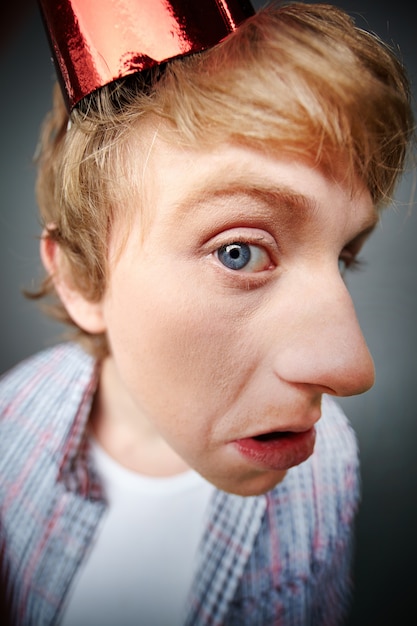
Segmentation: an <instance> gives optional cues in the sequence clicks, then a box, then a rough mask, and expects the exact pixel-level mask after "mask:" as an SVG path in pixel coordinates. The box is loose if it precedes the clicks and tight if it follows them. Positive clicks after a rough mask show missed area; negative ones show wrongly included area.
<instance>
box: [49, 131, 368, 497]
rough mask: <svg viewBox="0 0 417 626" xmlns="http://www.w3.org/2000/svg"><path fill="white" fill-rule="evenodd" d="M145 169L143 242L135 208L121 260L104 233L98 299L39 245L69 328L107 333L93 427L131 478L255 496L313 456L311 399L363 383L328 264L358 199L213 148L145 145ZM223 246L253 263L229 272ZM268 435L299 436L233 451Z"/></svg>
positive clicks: (361, 235) (333, 269)
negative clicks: (104, 282) (105, 270)
mask: <svg viewBox="0 0 417 626" xmlns="http://www.w3.org/2000/svg"><path fill="white" fill-rule="evenodd" d="M146 168H147V169H146V181H147V188H146V203H147V204H146V209H145V211H146V214H147V216H151V218H150V221H149V223H147V227H146V233H145V236H143V237H142V234H141V233H142V230H141V229H142V225H141V215H140V212H139V211H137V212H136V217H135V220H134V223H133V227H132V228H131V230H130V232H129V235H128V237H127V240H126V242H125V244H124V246H123V248H122V250H121V252H120V250H119V245H118V244H119V243H120V238H121V236H122V233H121V231H120V232H119V231H118V230H117V229H116V230H115V231H114V232H113V235H112V240H111V244H110V275H109V281H108V288H107V291H106V293H105V296H104V298H103V300H102V301H101V302H99V303H91V302H87V301H86V300H85V299H84V298H83V297H82V296H81V295H80V294H78V293H75V292H74V291H73V290H72V289H71V287H70V285H68V281H66V280H65V279H63V278H62V276H60V275H59V272H57V271H56V268H57V267H59V254H60V253H59V250H57V249H56V248H55V246H54V244H52V243H48V242H45V241H44V242H43V244H42V246H43V258H44V262H45V264H46V266H47V267H48V269H49V270H50V271H52V272H53V273H54V274H55V280H56V284H57V289H58V291H59V292H60V295H61V298H62V299H63V300H64V303H65V304H66V306H67V309H68V311H69V312H70V314H71V315H72V317H73V319H74V320H75V321H76V322H77V323H78V324H79V325H80V326H82V327H83V328H85V329H87V330H89V331H90V332H102V331H105V332H107V334H108V337H109V342H110V346H111V356H110V357H108V358H107V359H106V360H105V362H104V363H103V367H102V372H101V379H100V385H99V390H98V393H97V396H96V402H95V405H94V410H93V415H92V427H93V430H94V432H95V434H96V436H97V438H98V439H99V441H100V442H101V444H102V445H103V446H104V447H105V449H106V450H107V451H108V452H109V453H110V454H111V455H112V456H113V457H114V458H115V459H116V460H118V461H119V462H121V463H122V464H123V465H125V466H127V467H129V468H130V469H133V470H135V471H138V472H142V473H145V474H149V475H152V476H161V475H172V474H175V473H178V472H181V471H184V470H186V469H187V468H188V467H192V468H194V469H195V470H197V471H198V472H200V473H201V474H202V475H203V476H204V477H205V478H206V479H207V480H209V481H211V482H212V483H214V484H215V485H216V486H217V487H219V488H221V489H224V490H225V491H229V492H232V493H236V494H240V495H255V494H260V493H263V492H266V491H267V490H269V489H271V488H272V487H273V486H275V485H276V484H277V483H278V482H280V481H281V480H282V479H283V477H284V476H285V473H286V471H287V470H288V469H289V468H290V467H291V466H293V465H295V464H298V463H300V462H302V461H304V460H305V459H306V458H308V456H310V454H311V453H312V452H313V448H314V424H315V423H316V422H317V420H318V419H319V418H320V414H321V398H322V394H323V393H327V394H331V395H333V396H349V395H353V394H358V393H362V392H364V391H366V390H368V389H369V388H370V387H371V386H372V384H373V381H374V367H373V362H372V359H371V356H370V354H369V351H368V348H367V346H366V343H365V340H364V338H363V335H362V333H361V330H360V327H359V324H358V321H357V318H356V315H355V311H354V307H353V303H352V300H351V297H350V295H349V292H348V290H347V288H346V284H345V282H344V280H343V276H342V275H341V273H340V267H339V266H340V263H341V262H342V263H344V264H345V265H349V264H351V263H353V262H354V259H355V257H356V255H357V254H358V253H359V250H360V248H361V246H362V245H363V243H364V241H365V240H366V238H367V236H368V235H369V233H370V232H371V230H372V228H373V227H374V226H375V223H376V220H377V215H376V212H375V209H374V207H373V204H372V201H371V198H370V195H369V193H368V191H367V190H366V189H365V188H364V187H363V186H362V185H361V184H360V183H359V182H358V183H357V184H356V185H355V188H354V189H353V191H352V189H351V188H349V187H347V186H346V185H345V184H343V181H340V180H334V179H333V178H331V177H330V176H327V175H326V174H324V173H323V172H321V171H320V170H319V169H317V168H314V167H312V166H311V165H310V164H309V163H307V162H303V161H300V160H295V159H294V158H292V157H289V156H285V155H282V154H281V155H279V156H277V155H270V154H268V155H267V154H263V153H262V154H261V153H258V152H254V151H252V150H250V149H248V148H244V147H238V146H233V145H228V144H225V145H223V146H217V147H215V148H213V149H212V150H211V151H210V150H207V149H206V150H204V151H203V150H201V151H199V150H191V149H185V148H181V147H175V146H173V145H169V144H167V143H164V141H163V140H162V139H160V138H156V140H155V141H154V144H153V148H152V151H151V154H150V156H149V159H148V161H147V166H146ZM138 204H139V200H138ZM235 242H242V244H244V248H245V250H246V251H247V250H249V251H250V252H251V254H252V257H251V260H250V262H249V263H248V265H246V266H245V267H243V268H242V269H240V270H235V269H230V268H229V267H226V266H225V265H224V263H223V262H222V260H223V261H224V257H225V258H227V260H228V259H229V257H228V256H227V254H226V253H224V252H223V253H222V252H221V253H220V254H219V248H221V247H222V246H225V245H227V244H231V243H235ZM242 244H239V245H240V248H241V247H242ZM248 245H249V246H250V247H249V248H248V247H247V246H248ZM223 250H224V249H223ZM222 254H223V256H222ZM229 256H230V255H229ZM54 268H55V269H54ZM271 431H280V432H284V431H285V432H286V431H292V432H297V433H300V432H304V433H307V435H306V436H305V437H301V441H298V440H297V437H296V438H295V440H297V441H298V442H297V441H295V442H294V443H291V442H290V443H287V444H283V446H282V447H281V448H280V449H279V450H278V452H277V453H276V459H275V461H274V463H272V462H271V460H270V458H269V457H268V459H269V460H268V463H265V462H264V461H263V460H262V458H259V457H258V456H256V455H254V456H253V457H251V456H250V454H249V455H248V454H245V453H243V452H242V448H241V446H240V445H239V443H238V444H236V441H238V442H239V441H241V440H242V439H243V440H245V439H246V440H247V439H248V438H249V440H250V441H251V438H253V437H254V436H257V435H260V434H264V433H270V432H271ZM274 458H275V457H274ZM271 465H273V467H272V466H271Z"/></svg>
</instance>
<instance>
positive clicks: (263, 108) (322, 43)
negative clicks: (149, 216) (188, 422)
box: [35, 3, 413, 356]
mask: <svg viewBox="0 0 417 626" xmlns="http://www.w3.org/2000/svg"><path fill="white" fill-rule="evenodd" d="M151 119H160V120H163V121H164V122H165V126H166V127H167V128H170V129H172V130H173V131H174V133H173V134H171V138H172V137H175V141H178V142H185V143H187V144H188V145H191V146H192V145H194V146H195V145H199V146H204V145H210V144H213V143H215V142H228V141H229V142H238V143H240V144H243V145H247V146H250V147H253V148H256V149H260V150H264V151H265V150H268V151H269V150H270V151H276V150H281V151H285V152H286V153H292V154H294V155H296V156H299V157H301V158H308V159H309V160H310V161H313V162H314V163H315V164H317V165H318V166H320V167H321V168H323V169H324V170H326V171H329V172H333V173H334V174H336V172H335V163H336V162H338V163H340V161H341V160H342V161H343V163H344V164H345V170H344V171H345V173H346V176H347V177H350V179H351V180H353V179H354V178H355V177H357V176H359V177H360V178H361V179H362V180H363V181H364V182H365V184H366V186H367V187H368V189H369V191H370V193H371V195H372V198H373V200H374V202H375V205H377V206H380V205H383V204H386V203H388V202H389V201H390V199H391V198H392V194H393V192H394V189H395V184H396V182H397V180H398V178H399V176H400V174H401V173H402V171H403V169H404V165H405V159H406V155H407V150H408V146H409V143H410V138H411V135H412V132H413V119H412V109H411V106H410V90H409V84H408V80H407V76H406V73H405V71H404V68H403V66H402V64H401V62H400V61H399V59H398V58H397V57H396V55H395V54H394V52H393V51H392V50H391V49H390V48H389V47H388V46H387V45H386V44H384V43H383V42H382V41H380V40H379V39H378V38H377V37H376V36H375V35H373V34H370V33H367V32H365V31H363V30H361V29H359V28H358V27H356V26H355V24H354V22H353V20H352V19H351V18H350V17H349V16H348V15H347V14H346V13H345V12H343V11H342V10H340V9H338V8H336V7H334V6H329V5H320V4H316V5H307V4H301V3H294V4H288V5H280V6H275V5H271V6H269V7H267V8H265V9H263V10H261V11H259V12H258V13H257V14H256V15H255V16H253V17H252V18H250V19H249V20H247V21H246V22H245V23H244V24H243V25H242V26H241V27H240V28H239V29H238V30H237V31H236V32H235V33H233V34H232V35H231V36H229V37H228V38H227V39H226V40H225V41H223V42H222V43H220V44H219V45H217V46H215V47H214V48H212V49H210V50H208V51H205V52H203V53H201V54H196V55H191V56H189V57H186V58H183V59H179V60H174V61H171V62H169V63H168V64H167V65H166V67H164V68H159V69H158V70H155V71H153V72H150V73H149V74H148V75H141V74H137V75H134V76H132V77H129V78H126V79H122V80H121V81H118V82H116V83H113V84H111V85H110V86H106V87H103V88H102V89H100V90H98V91H97V92H96V93H94V94H92V95H91V96H89V97H87V98H86V99H84V101H83V102H82V103H81V104H80V106H79V107H77V108H76V109H75V110H74V111H73V112H72V114H71V122H70V123H71V128H70V129H69V130H68V128H67V126H68V121H69V120H68V114H67V111H66V109H65V106H64V102H63V99H62V96H61V94H60V90H59V89H58V88H57V87H56V89H55V94H54V103H53V108H52V111H51V112H50V114H49V115H48V116H47V118H46V120H45V123H44V126H43V131H42V136H41V146H42V148H41V153H40V157H39V170H38V181H37V198H38V203H39V207H40V211H41V216H42V220H43V223H44V225H45V226H46V228H47V229H48V234H47V236H48V237H50V238H51V239H53V240H55V241H57V242H58V243H59V245H60V246H61V248H62V250H63V251H64V253H65V257H66V260H67V269H68V272H69V273H70V276H71V277H72V280H73V282H74V285H75V286H76V288H77V289H79V290H80V291H81V292H82V293H83V295H84V296H85V297H87V298H88V299H90V300H92V301H98V300H99V299H100V298H101V297H102V296H103V293H104V290H105V288H106V277H107V253H108V240H109V233H110V232H111V230H112V228H113V224H114V223H116V221H118V220H121V219H123V218H122V215H123V213H122V210H123V211H124V210H125V207H126V206H128V205H129V202H128V200H129V194H130V195H132V194H134V193H135V192H137V186H138V182H137V180H136V179H137V169H136V165H137V163H136V164H135V167H133V163H132V161H133V157H130V156H129V147H130V144H129V140H130V137H131V136H132V130H133V129H139V131H140V129H141V125H146V124H147V123H149V120H151ZM144 127H145V126H144ZM137 158H138V157H137V155H135V159H137ZM131 204H133V203H131ZM124 219H126V220H128V219H129V216H128V215H125V218H124ZM51 294H52V295H54V289H53V284H52V281H51V280H50V279H46V280H45V281H44V283H43V285H42V288H41V289H40V290H39V292H38V293H37V294H35V297H43V296H50V295H51ZM54 314H55V316H58V317H59V318H60V319H61V320H64V321H67V322H69V323H72V322H71V320H70V319H69V318H68V316H67V314H66V312H65V310H64V308H63V306H62V305H61V304H60V303H59V301H58V302H57V306H56V307H55V309H54ZM78 334H79V338H80V339H83V340H84V342H85V343H86V345H87V347H88V348H89V349H90V350H91V351H92V352H93V353H94V354H96V355H97V356H101V355H103V354H105V353H106V351H107V343H106V338H105V336H101V335H100V336H91V335H88V334H87V333H84V332H83V331H82V330H81V329H78Z"/></svg>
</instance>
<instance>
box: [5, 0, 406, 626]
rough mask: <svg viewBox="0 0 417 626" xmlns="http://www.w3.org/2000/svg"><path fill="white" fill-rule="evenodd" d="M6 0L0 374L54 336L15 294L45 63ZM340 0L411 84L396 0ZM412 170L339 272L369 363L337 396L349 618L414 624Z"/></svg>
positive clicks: (33, 218) (33, 264)
mask: <svg viewBox="0 0 417 626" xmlns="http://www.w3.org/2000/svg"><path fill="white" fill-rule="evenodd" d="M10 4H13V6H10V7H9V8H8V9H4V8H3V9H2V19H1V23H0V77H1V98H0V129H1V132H0V137H1V144H0V172H1V209H0V239H1V241H0V265H1V268H2V271H1V289H0V293H1V309H0V310H1V333H0V372H2V371H4V370H6V369H8V368H9V367H11V366H12V365H13V364H15V363H16V362H18V361H19V360H21V359H22V358H24V357H26V356H28V355H30V354H31V353H33V352H35V351H36V350H38V349H40V348H43V347H45V346H47V345H50V344H51V343H53V342H55V341H56V339H57V337H58V333H59V331H60V330H61V328H60V327H58V326H57V325H55V324H53V323H52V322H49V321H48V320H47V319H45V318H44V316H43V315H42V314H41V313H40V312H39V311H38V310H37V307H36V305H34V304H33V303H31V302H28V301H26V300H25V299H24V298H23V296H22V294H21V289H22V288H24V287H30V286H31V285H32V284H33V281H34V280H36V279H37V277H38V276H39V273H40V265H39V260H38V237H39V225H38V220H37V214H36V205H35V201H34V193H33V187H34V178H35V173H34V168H33V165H32V156H33V154H34V151H35V147H36V142H37V136H38V128H39V125H40V123H41V120H42V118H43V115H44V113H45V112H46V110H47V109H48V107H49V102H50V92H51V88H52V84H53V81H54V71H53V68H52V65H51V62H50V55H49V49H48V46H47V43H46V38H45V35H44V32H43V28H42V24H41V21H40V18H39V15H38V13H37V9H36V5H35V2H34V0H26V1H23V0H16V1H15V2H14V3H11V2H9V5H10ZM261 4H262V3H261V2H255V6H256V7H259V6H260V5H261ZM335 4H339V3H338V2H335ZM340 4H341V5H342V6H343V7H344V8H346V9H348V10H349V11H350V12H351V13H352V14H354V15H355V16H356V18H357V21H358V23H359V25H361V26H363V27H365V28H367V29H370V30H374V31H376V32H377V33H378V34H380V35H381V36H382V38H383V39H385V40H386V41H388V42H395V43H396V44H397V45H398V46H399V48H400V52H401V55H402V57H403V59H404V62H405V64H406V66H407V68H408V71H409V74H410V76H411V79H412V81H413V86H414V87H413V88H414V92H415V89H416V79H417V58H416V51H417V46H416V42H415V26H414V19H411V16H410V9H409V8H407V5H408V3H407V2H406V0H399V1H397V2H392V3H388V2H382V1H380V2H377V1H372V0H357V1H346V2H341V3H340ZM408 6H409V5H408ZM414 176H415V172H412V171H411V172H409V174H408V175H407V176H406V177H405V179H404V182H403V184H402V185H401V186H400V188H399V190H398V193H397V201H396V206H395V208H394V209H390V210H389V211H387V212H386V213H385V214H384V217H383V219H382V223H381V226H380V228H379V229H378V231H377V232H376V234H375V235H374V236H373V237H372V239H371V241H370V242H369V244H368V245H367V248H366V250H365V253H364V259H365V261H366V265H367V267H366V271H364V272H360V273H358V274H355V275H352V276H351V278H350V279H349V283H350V288H351V291H352V294H353V297H354V300H355V303H356V306H357V311H358V315H359V319H360V321H361V323H362V327H363V330H364V333H365V336H366V338H367V341H368V343H369V345H370V348H371V351H372V352H373V355H374V359H375V363H376V371H377V382H376V384H375V386H374V388H373V389H372V390H371V391H369V392H368V393H367V394H365V395H364V396H360V397H357V398H351V399H346V400H343V401H342V403H343V406H344V408H345V410H346V411H347V412H348V414H349V416H350V418H351V420H352V422H353V424H354V427H355V429H356V432H357V434H358V438H359V443H360V448H361V456H362V474H363V505H362V509H361V513H360V516H359V520H358V529H357V560H356V572H355V577H356V592H355V600H354V606H353V612H352V616H351V619H350V622H349V625H350V626H352V625H353V626H360V625H362V624H363V625H366V626H369V625H372V626H373V625H378V626H381V625H385V624H387V625H388V624H389V625H395V626H397V625H400V626H404V625H406V624H416V623H417V618H416V615H415V614H416V610H415V609H414V606H413V603H412V600H413V599H414V596H417V573H416V556H417V533H416V530H417V507H416V506H415V500H416V495H417V467H416V465H417V461H416V445H417V419H416V417H417V411H416V408H415V399H414V390H415V385H416V373H417V370H416V356H415V351H416V347H417V330H416V319H417V297H416V286H417V285H416V267H417V246H416V240H417V214H416V207H414V206H413V203H412V201H411V199H412V196H413V184H414Z"/></svg>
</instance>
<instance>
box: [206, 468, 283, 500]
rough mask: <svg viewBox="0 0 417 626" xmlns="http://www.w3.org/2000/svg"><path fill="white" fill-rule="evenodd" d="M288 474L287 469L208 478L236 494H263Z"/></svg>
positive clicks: (228, 491) (220, 487)
mask: <svg viewBox="0 0 417 626" xmlns="http://www.w3.org/2000/svg"><path fill="white" fill-rule="evenodd" d="M286 474H287V471H286V470H282V471H277V472H271V473H269V472H268V473H267V474H262V475H256V476H251V477H242V478H235V479H233V478H230V476H228V477H222V478H220V477H218V476H217V477H216V479H210V478H208V477H207V480H208V481H209V482H211V483H212V484H213V485H214V486H215V487H217V488H218V489H221V491H225V492H226V493H230V494H233V495H235V496H243V497H249V496H261V495H263V494H265V493H268V491H271V489H273V488H274V487H276V486H277V485H278V484H279V483H280V482H282V481H283V480H284V478H285V476H286Z"/></svg>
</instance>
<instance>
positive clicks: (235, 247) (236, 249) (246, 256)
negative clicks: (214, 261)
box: [216, 241, 271, 272]
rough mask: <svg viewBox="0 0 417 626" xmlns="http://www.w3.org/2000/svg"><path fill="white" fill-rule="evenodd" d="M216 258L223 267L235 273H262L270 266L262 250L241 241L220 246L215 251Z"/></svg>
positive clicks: (266, 255) (267, 257)
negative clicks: (243, 271)
mask: <svg viewBox="0 0 417 626" xmlns="http://www.w3.org/2000/svg"><path fill="white" fill-rule="evenodd" d="M216 256H217V258H218V259H219V261H220V263H222V264H223V265H224V266H225V267H227V268H228V269H230V270H235V271H238V270H243V269H244V270H246V271H248V272H262V271H264V270H266V269H268V267H269V266H270V264H271V260H270V258H269V255H268V253H267V252H266V250H265V249H264V248H262V247H261V246H255V245H253V244H249V243H246V242H243V241H235V242H233V243H229V244H226V245H224V246H221V247H220V248H218V249H217V250H216Z"/></svg>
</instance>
